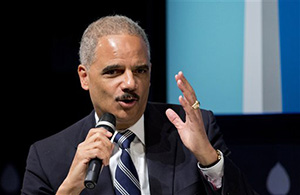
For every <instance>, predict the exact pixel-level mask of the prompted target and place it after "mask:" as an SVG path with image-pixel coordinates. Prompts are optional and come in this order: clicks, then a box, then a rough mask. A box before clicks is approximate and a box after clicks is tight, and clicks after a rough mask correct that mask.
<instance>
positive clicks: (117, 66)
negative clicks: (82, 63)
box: [102, 64, 123, 72]
mask: <svg viewBox="0 0 300 195" xmlns="http://www.w3.org/2000/svg"><path fill="white" fill-rule="evenodd" d="M121 67H123V66H121V65H119V64H114V65H109V66H106V67H105V68H104V69H103V70H102V72H107V71H110V70H115V69H119V68H121Z"/></svg>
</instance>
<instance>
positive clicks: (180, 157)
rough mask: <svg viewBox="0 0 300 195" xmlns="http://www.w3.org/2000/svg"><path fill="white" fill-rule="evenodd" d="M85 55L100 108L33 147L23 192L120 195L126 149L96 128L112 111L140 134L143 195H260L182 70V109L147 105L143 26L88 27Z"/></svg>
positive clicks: (84, 81)
mask: <svg viewBox="0 0 300 195" xmlns="http://www.w3.org/2000/svg"><path fill="white" fill-rule="evenodd" d="M79 53H80V61H81V64H80V65H79V66H78V75H79V78H80V82H81V86H82V88H83V89H84V90H88V91H89V93H90V97H91V101H92V104H93V107H94V110H93V111H92V112H91V113H90V114H89V115H88V116H86V117H85V118H83V119H82V120H80V121H78V122H77V123H75V124H73V125H71V126H70V127H68V128H66V129H65V130H63V131H61V132H59V133H57V134H55V135H53V136H51V137H48V138H46V139H44V140H41V141H38V142H36V143H34V144H33V145H32V146H31V148H30V151H29V155H28V159H27V166H26V171H25V175H24V181H23V187H22V194H105V195H107V194H115V193H116V194H119V191H120V190H119V189H120V188H122V187H120V186H119V185H118V182H116V181H117V175H116V170H117V167H118V166H119V164H118V161H119V160H120V158H122V157H120V156H121V150H122V149H121V148H119V146H118V145H117V144H115V143H113V142H112V141H111V140H110V139H111V137H115V136H116V135H113V134H112V133H111V132H109V131H107V130H106V129H104V128H94V127H95V125H96V122H97V121H98V120H99V118H100V117H101V116H102V115H103V114H104V113H106V112H109V113H112V114H113V115H114V116H115V117H116V132H124V131H125V130H127V129H129V130H131V131H132V132H133V133H134V135H135V138H134V139H133V141H132V143H131V144H130V155H131V158H132V161H133V164H134V166H135V168H136V171H137V174H138V176H137V177H138V182H137V183H138V188H140V190H141V194H155V195H157V194H184V195H188V194H219V193H222V194H255V192H254V191H253V190H252V188H251V187H250V186H249V184H248V183H247V181H246V179H245V178H244V176H243V174H242V173H241V172H240V170H239V169H238V168H237V167H236V166H235V165H234V164H233V163H232V162H231V160H230V159H229V158H228V157H227V156H228V155H229V153H230V152H229V150H228V148H227V147H226V145H225V143H224V141H223V139H222V134H221V132H220V130H219V128H218V126H217V124H216V121H215V118H214V116H213V114H212V112H210V111H206V110H200V108H199V102H198V101H197V98H196V95H195V92H194V90H193V88H192V87H191V85H190V84H189V82H188V81H187V79H186V78H185V77H184V75H183V73H182V72H179V73H178V74H177V75H175V81H176V83H177V86H178V88H179V89H180V90H181V91H182V94H183V96H180V97H179V103H180V104H181V105H169V104H162V103H151V102H147V101H148V94H149V88H150V73H151V62H150V46H149V42H148V39H147V36H146V34H145V32H144V31H143V29H142V28H141V27H140V26H139V25H138V24H137V23H135V22H133V21H132V20H131V19H129V18H127V17H124V16H119V15H115V16H108V17H103V18H100V19H99V20H97V21H95V22H93V23H92V24H90V25H89V27H88V28H87V29H86V30H85V32H84V34H83V37H82V40H81V45H80V52H79ZM112 140H113V139H112ZM94 158H98V159H101V160H102V162H103V165H104V167H103V169H102V171H101V174H100V175H99V179H98V183H97V185H96V187H95V188H94V189H87V188H85V186H84V179H85V176H86V172H87V168H88V165H89V162H90V160H91V159H94ZM124 188H125V187H124ZM125 194H126V193H125Z"/></svg>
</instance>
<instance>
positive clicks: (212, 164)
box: [199, 149, 222, 168]
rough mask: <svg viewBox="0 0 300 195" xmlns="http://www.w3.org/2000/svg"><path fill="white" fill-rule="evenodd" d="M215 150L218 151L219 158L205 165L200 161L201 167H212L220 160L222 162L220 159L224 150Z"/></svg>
mask: <svg viewBox="0 0 300 195" xmlns="http://www.w3.org/2000/svg"><path fill="white" fill-rule="evenodd" d="M215 152H216V154H217V160H215V161H214V162H212V163H210V164H205V165H203V164H201V163H200V162H199V166H200V167H201V168H210V167H213V166H215V165H216V164H217V163H218V162H220V160H221V158H222V152H221V151H220V150H219V149H216V150H215Z"/></svg>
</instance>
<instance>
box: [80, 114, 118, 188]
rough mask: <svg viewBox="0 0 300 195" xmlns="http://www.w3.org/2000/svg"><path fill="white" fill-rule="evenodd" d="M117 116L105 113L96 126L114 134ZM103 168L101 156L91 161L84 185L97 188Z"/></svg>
mask: <svg viewBox="0 0 300 195" xmlns="http://www.w3.org/2000/svg"><path fill="white" fill-rule="evenodd" d="M115 126H116V118H115V116H114V115H112V114H111V113H104V114H103V115H102V117H101V118H100V120H99V122H98V123H97V125H96V128H100V127H102V128H105V129H106V130H108V131H110V132H111V133H112V134H114V132H115ZM101 168H102V160H101V159H99V158H94V159H92V160H91V161H90V162H89V167H88V169H87V173H86V177H85V180H84V185H85V187H86V188H89V189H93V188H95V186H96V184H97V181H98V176H99V174H100V170H101Z"/></svg>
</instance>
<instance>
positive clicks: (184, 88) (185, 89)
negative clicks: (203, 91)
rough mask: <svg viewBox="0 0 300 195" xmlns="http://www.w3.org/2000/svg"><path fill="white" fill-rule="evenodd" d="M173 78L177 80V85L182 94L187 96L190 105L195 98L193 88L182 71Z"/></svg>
mask: <svg viewBox="0 0 300 195" xmlns="http://www.w3.org/2000/svg"><path fill="white" fill-rule="evenodd" d="M175 79H176V81H177V86H178V88H179V89H180V90H181V92H182V94H183V96H184V97H185V98H187V100H188V102H189V103H190V105H192V104H193V103H194V102H195V101H196V99H197V98H196V95H195V91H194V89H193V88H192V86H191V85H190V83H189V82H188V81H187V79H186V78H185V77H184V75H183V73H182V72H179V73H178V75H176V76H175Z"/></svg>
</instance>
